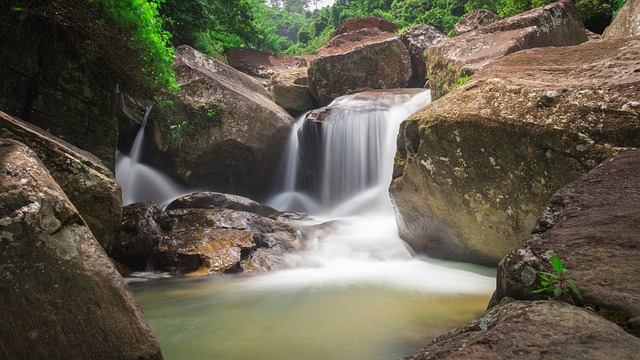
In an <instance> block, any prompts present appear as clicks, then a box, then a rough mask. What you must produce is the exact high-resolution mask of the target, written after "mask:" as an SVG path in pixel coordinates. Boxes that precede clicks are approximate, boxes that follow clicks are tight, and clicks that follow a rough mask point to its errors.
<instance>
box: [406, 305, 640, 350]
mask: <svg viewBox="0 0 640 360" xmlns="http://www.w3.org/2000/svg"><path fill="white" fill-rule="evenodd" d="M638 351H640V339H638V338H636V337H634V336H632V335H629V334H627V333H625V332H624V331H623V330H622V329H621V328H620V327H619V326H617V325H615V324H613V323H611V322H608V321H607V320H605V319H603V318H601V317H600V316H598V315H596V314H594V313H592V312H590V311H588V310H585V309H581V308H577V307H575V306H571V305H568V304H566V303H562V302H558V301H535V302H527V301H515V302H511V303H508V304H506V305H503V306H499V307H495V308H493V309H491V310H489V311H487V312H486V313H485V314H484V315H482V316H481V317H480V318H479V319H478V320H475V321H474V322H472V323H471V324H469V325H467V326H465V327H462V328H458V329H455V330H452V331H450V332H448V333H446V334H444V335H442V336H440V337H438V338H436V339H434V340H433V341H432V342H431V344H429V345H428V346H426V347H424V348H423V349H422V350H420V352H418V353H416V354H414V355H412V356H409V357H407V358H405V359H407V360H430V359H459V360H463V359H468V360H477V359H487V360H488V359H587V358H588V359H603V360H604V359H632V358H636V357H637V354H638Z"/></svg>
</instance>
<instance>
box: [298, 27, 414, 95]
mask: <svg viewBox="0 0 640 360" xmlns="http://www.w3.org/2000/svg"><path fill="white" fill-rule="evenodd" d="M410 78H411V58H410V57H409V52H408V51H407V49H406V48H405V47H404V45H403V44H402V42H401V41H400V40H399V39H398V37H397V36H396V35H395V34H392V33H385V32H382V31H380V30H378V29H362V30H357V31H354V32H350V33H347V34H344V35H339V36H336V37H334V38H333V39H331V40H330V41H329V42H328V43H327V44H326V45H325V46H323V47H322V48H320V49H319V50H318V57H317V58H316V59H315V60H314V61H313V62H312V63H311V66H310V67H309V89H310V90H311V93H312V94H313V96H314V97H315V98H316V100H318V103H319V104H320V105H323V106H324V105H327V104H329V103H330V102H331V101H332V100H333V99H335V98H337V97H339V96H342V95H345V94H350V93H355V92H360V91H364V90H371V89H392V88H400V87H406V86H407V84H408V83H409V79H410Z"/></svg>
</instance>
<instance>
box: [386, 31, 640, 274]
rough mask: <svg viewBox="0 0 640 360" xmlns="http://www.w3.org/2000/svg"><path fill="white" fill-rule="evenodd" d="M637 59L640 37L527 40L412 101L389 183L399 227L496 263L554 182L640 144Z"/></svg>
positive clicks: (435, 249) (417, 245) (441, 252)
mask: <svg viewBox="0 0 640 360" xmlns="http://www.w3.org/2000/svg"><path fill="white" fill-rule="evenodd" d="M638 58H640V39H639V38H628V39H619V40H609V41H597V42H587V43H584V44H582V45H579V46H572V47H557V48H552V47H549V48H540V49H529V50H524V51H520V52H518V53H516V54H512V55H511V56H508V57H505V58H503V59H501V60H499V61H497V62H494V63H493V64H491V65H488V66H487V67H485V68H484V69H483V70H482V71H480V72H479V73H477V74H476V75H475V76H474V77H473V78H472V79H471V80H470V81H469V82H468V83H467V84H465V85H464V86H463V87H461V88H460V89H458V90H457V91H454V92H452V93H450V94H448V95H447V96H445V97H442V98H440V99H438V100H437V101H435V102H433V103H431V104H430V105H429V106H427V107H425V108H423V109H422V110H419V111H418V112H416V113H415V114H414V115H412V116H411V117H410V118H409V119H408V120H406V121H405V122H404V123H403V124H402V125H401V129H400V133H399V138H398V152H397V153H396V158H395V167H394V175H393V176H394V179H393V181H392V184H391V188H390V192H391V196H392V199H393V201H394V204H395V206H396V218H397V220H398V226H399V233H400V236H401V237H402V238H403V239H404V240H406V241H407V242H408V243H409V245H410V246H412V247H413V248H414V249H415V250H416V251H418V252H422V253H426V254H429V255H431V256H434V257H439V258H447V259H455V260H462V261H470V262H475V263H481V264H487V265H494V266H495V265H496V264H497V263H498V262H499V261H500V259H502V257H503V256H504V255H506V254H507V253H509V252H510V251H511V250H513V249H514V248H516V247H517V246H518V245H519V244H520V243H521V242H522V241H524V240H525V239H527V238H528V237H529V234H530V231H531V229H533V227H534V226H535V224H536V220H537V218H538V216H539V215H540V214H541V213H542V211H543V210H544V208H545V206H546V204H547V202H548V199H549V198H550V197H551V196H552V195H553V194H554V193H555V192H556V191H558V190H559V189H560V188H562V187H563V186H565V185H566V184H569V183H571V182H572V181H575V180H576V179H578V178H580V177H581V176H583V175H584V174H586V173H587V172H588V171H589V170H591V169H592V168H593V167H595V166H596V165H597V164H599V163H600V162H602V161H603V160H604V159H606V158H609V157H612V156H614V155H616V154H617V153H619V152H620V151H623V150H625V149H628V148H635V147H639V146H640V121H639V117H638V110H637V109H638V108H637V107H635V105H634V104H636V103H637V99H638V89H639V88H640V72H638V71H637V68H638V63H637V59H638ZM550 63H554V64H562V65H561V66H556V67H553V71H549V64H550Z"/></svg>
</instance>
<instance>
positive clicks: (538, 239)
mask: <svg viewBox="0 0 640 360" xmlns="http://www.w3.org/2000/svg"><path fill="white" fill-rule="evenodd" d="M638 224H640V150H635V151H628V152H624V153H622V154H620V155H618V156H616V157H615V158H613V159H610V160H607V161H605V162H604V163H602V164H601V165H599V166H598V167H596V168H595V169H593V170H592V171H591V172H589V173H588V174H587V175H585V176H584V177H582V178H580V179H579V180H577V181H575V182H573V183H571V184H569V185H567V186H565V187H564V188H562V189H561V190H560V191H558V192H557V193H555V194H554V195H553V197H552V198H551V200H550V203H549V205H548V206H547V208H546V210H545V211H544V213H543V215H542V216H541V217H540V219H539V220H538V224H537V227H536V229H535V231H534V234H533V235H532V236H531V237H530V238H529V239H528V240H526V241H525V242H524V243H523V244H522V245H520V246H519V247H518V248H517V249H515V250H513V251H512V252H511V253H509V254H508V255H507V256H506V257H505V258H504V259H503V260H502V261H501V262H500V266H499V268H498V276H497V284H498V286H497V289H496V293H495V294H494V299H493V301H494V303H495V302H498V301H500V300H501V299H502V298H504V297H513V298H516V299H533V298H536V297H540V296H541V295H540V294H533V293H532V291H533V290H534V289H537V288H539V287H540V284H539V282H538V281H537V279H535V275H534V276H533V277H526V276H523V274H525V273H527V272H529V273H533V272H534V270H540V271H552V272H553V270H552V269H551V267H550V265H549V259H550V256H551V254H552V253H555V254H557V255H558V256H559V257H560V258H561V260H562V261H563V263H564V266H565V268H566V269H569V271H570V272H571V274H572V275H571V276H572V278H573V279H574V282H575V283H576V284H577V286H578V288H579V289H580V293H581V294H582V296H583V298H584V301H585V302H586V303H587V304H589V306H591V307H593V308H594V309H595V310H596V311H598V312H599V313H600V315H602V316H604V317H606V318H608V319H610V320H612V321H615V322H617V323H618V324H619V325H622V326H623V327H625V328H630V329H634V330H635V331H638V330H640V268H639V267H638V266H637V262H638V258H639V257H640V231H638ZM569 300H570V299H568V301H569Z"/></svg>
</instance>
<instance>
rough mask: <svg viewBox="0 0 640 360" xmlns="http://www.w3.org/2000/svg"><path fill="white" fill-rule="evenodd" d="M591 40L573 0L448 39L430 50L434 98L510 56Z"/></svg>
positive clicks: (429, 70)
mask: <svg viewBox="0 0 640 360" xmlns="http://www.w3.org/2000/svg"><path fill="white" fill-rule="evenodd" d="M585 41H587V35H586V33H585V29H584V25H583V24H582V20H581V19H580V15H579V13H578V9H577V8H576V6H575V5H574V4H573V2H571V1H569V0H563V1H560V2H556V3H553V4H550V5H546V6H543V7H540V8H536V9H533V10H530V11H527V12H524V13H522V14H518V15H515V16H512V17H510V18H507V19H504V20H500V21H497V22H495V23H492V24H490V25H486V26H483V27H480V28H478V29H476V30H473V31H469V32H466V33H464V34H462V35H459V36H456V37H453V38H450V39H446V40H444V41H441V42H439V43H438V44H436V45H434V46H432V47H430V48H429V50H428V51H427V74H428V76H429V88H430V89H431V97H432V98H433V99H434V100H436V99H438V98H440V97H442V96H443V95H445V94H446V93H448V92H449V91H451V90H452V89H454V88H455V87H456V86H457V85H459V81H460V79H468V77H469V76H471V75H472V74H474V73H476V72H477V71H478V70H480V69H481V68H483V67H484V66H486V65H487V64H490V63H492V62H494V61H496V60H498V59H500V58H502V57H504V56H506V55H509V54H512V53H514V52H518V51H521V50H524V49H529V48H536V47H545V46H568V45H577V44H580V43H582V42H585Z"/></svg>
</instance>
